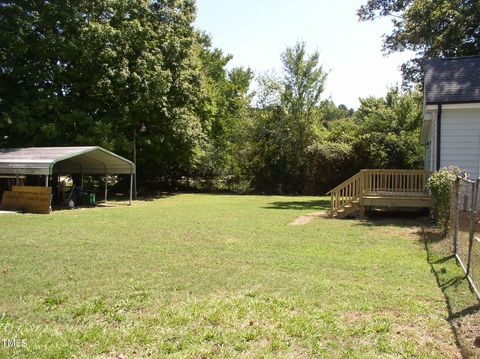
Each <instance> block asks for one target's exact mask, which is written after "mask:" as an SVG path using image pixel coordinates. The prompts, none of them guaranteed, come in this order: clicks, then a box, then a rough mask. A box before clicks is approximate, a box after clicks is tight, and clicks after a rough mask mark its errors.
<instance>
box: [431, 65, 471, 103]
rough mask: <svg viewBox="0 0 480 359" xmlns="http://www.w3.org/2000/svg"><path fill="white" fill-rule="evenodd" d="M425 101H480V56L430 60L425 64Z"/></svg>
mask: <svg viewBox="0 0 480 359" xmlns="http://www.w3.org/2000/svg"><path fill="white" fill-rule="evenodd" d="M425 102H426V103H427V104H438V103H462V102H464V103H467V102H480V56H467V57H451V58H443V59H435V60H429V61H427V62H426V64H425Z"/></svg>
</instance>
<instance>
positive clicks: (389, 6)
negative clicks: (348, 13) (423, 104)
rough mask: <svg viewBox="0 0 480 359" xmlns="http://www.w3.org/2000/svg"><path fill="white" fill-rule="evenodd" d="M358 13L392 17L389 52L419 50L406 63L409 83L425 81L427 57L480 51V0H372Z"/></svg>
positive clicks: (362, 17) (366, 16) (366, 17)
mask: <svg viewBox="0 0 480 359" xmlns="http://www.w3.org/2000/svg"><path fill="white" fill-rule="evenodd" d="M358 16H359V18H360V20H362V21H370V20H374V19H376V18H379V17H389V18H391V19H392V23H393V31H392V33H391V34H389V35H386V36H385V37H384V51H385V52H386V53H391V52H397V51H405V50H412V51H415V52H416V58H414V59H412V60H410V61H408V62H407V63H405V64H403V65H402V72H403V77H404V80H405V82H411V81H413V82H416V83H420V82H422V79H423V73H422V69H421V67H422V63H423V61H424V60H425V59H430V58H436V57H443V56H447V57H453V56H467V55H478V54H479V53H480V1H479V0H369V1H368V2H367V3H366V4H365V5H363V6H362V7H361V8H360V9H359V11H358Z"/></svg>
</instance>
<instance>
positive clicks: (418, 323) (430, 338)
mask: <svg viewBox="0 0 480 359" xmlns="http://www.w3.org/2000/svg"><path fill="white" fill-rule="evenodd" d="M328 205H329V202H328V201H327V199H326V198H314V197H271V196H229V195H193V194H183V195H176V196H171V197H167V198H163V199H157V200H153V201H143V202H142V201H140V202H138V203H136V204H135V205H134V206H132V207H127V206H121V207H117V208H95V209H84V210H73V211H58V212H54V213H53V214H52V215H49V216H46V215H2V216H0V250H1V254H0V339H2V338H19V339H26V341H27V343H26V344H27V346H26V347H25V348H17V349H12V348H6V347H2V345H1V344H2V343H1V342H0V357H2V356H7V357H10V356H18V357H36V358H40V357H41V358H49V357H53V358H65V357H71V356H76V357H82V358H83V357H85V358H92V357H116V356H119V355H120V354H123V355H125V356H126V357H128V358H130V357H131V358H137V357H147V356H151V357H154V358H158V357H164V356H168V355H170V356H173V357H178V358H184V357H196V358H201V357H245V358H251V357H259V356H261V357H291V358H298V357H332V358H338V357H345V358H352V357H365V358H371V357H428V358H430V357H458V356H459V355H460V354H459V353H460V352H459V350H458V349H457V346H456V344H455V337H454V334H453V332H452V328H451V326H450V324H449V322H448V321H447V320H446V318H447V316H448V315H449V313H448V310H447V306H446V303H445V297H444V294H443V293H442V291H441V289H440V288H439V287H438V285H437V281H436V277H435V275H434V274H433V273H432V268H431V266H430V264H429V263H428V261H427V254H426V251H425V248H424V245H423V244H422V243H421V242H420V241H418V240H416V239H415V236H413V235H409V233H410V234H411V232H412V231H411V230H409V229H408V227H406V226H405V224H402V223H401V222H399V223H395V222H391V223H388V222H382V223H373V224H372V223H370V222H361V221H355V220H331V219H322V218H317V219H315V220H314V221H312V222H311V223H308V224H305V225H302V226H292V225H290V224H289V223H290V222H291V221H292V220H294V219H295V218H296V217H298V216H301V215H305V214H308V213H311V212H314V211H317V210H319V209H325V208H328ZM448 268H449V270H452V271H456V270H457V267H456V266H453V265H451V266H450V267H448ZM1 313H4V314H1Z"/></svg>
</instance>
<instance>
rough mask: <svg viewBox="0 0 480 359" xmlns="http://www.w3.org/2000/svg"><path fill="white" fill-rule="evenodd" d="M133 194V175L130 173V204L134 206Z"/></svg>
mask: <svg viewBox="0 0 480 359" xmlns="http://www.w3.org/2000/svg"><path fill="white" fill-rule="evenodd" d="M132 192H133V173H130V203H129V205H130V206H131V205H132Z"/></svg>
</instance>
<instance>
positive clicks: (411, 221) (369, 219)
mask: <svg viewBox="0 0 480 359" xmlns="http://www.w3.org/2000/svg"><path fill="white" fill-rule="evenodd" d="M432 224H433V222H432V220H431V219H430V217H429V216H428V212H427V211H423V210H408V211H399V210H382V211H369V212H367V213H366V219H365V220H361V221H359V222H358V223H357V224H355V225H356V226H364V227H382V226H396V227H402V228H410V227H419V226H421V227H424V226H427V227H428V226H431V225H432ZM419 231H420V229H419ZM418 234H419V235H420V234H421V233H420V232H419V233H418Z"/></svg>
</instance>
